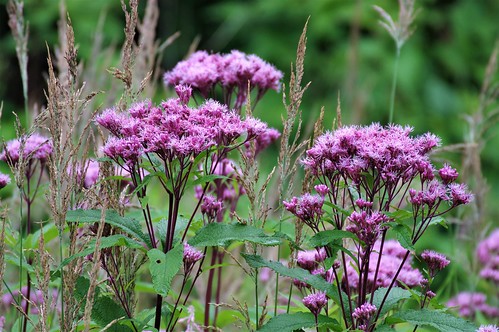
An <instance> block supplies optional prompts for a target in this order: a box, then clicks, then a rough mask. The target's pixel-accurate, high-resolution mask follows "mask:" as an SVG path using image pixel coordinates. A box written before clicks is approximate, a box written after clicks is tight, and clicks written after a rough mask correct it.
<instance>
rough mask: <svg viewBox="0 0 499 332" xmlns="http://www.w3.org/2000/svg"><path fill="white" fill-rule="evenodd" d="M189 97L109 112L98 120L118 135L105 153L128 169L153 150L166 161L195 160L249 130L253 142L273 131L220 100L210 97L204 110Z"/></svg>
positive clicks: (111, 139)
mask: <svg viewBox="0 0 499 332" xmlns="http://www.w3.org/2000/svg"><path fill="white" fill-rule="evenodd" d="M183 92H185V91H182V93H183ZM185 98H186V97H185V95H181V98H172V99H168V100H166V101H164V102H162V103H161V104H160V105H159V106H154V105H153V104H152V103H151V102H149V101H145V102H141V103H137V104H135V105H133V106H132V107H131V108H130V109H129V110H128V111H127V112H124V113H123V112H119V111H117V110H116V109H108V110H105V111H104V112H103V113H102V114H100V115H99V116H97V117H96V122H97V123H99V124H100V125H101V126H103V127H104V128H106V129H108V130H109V131H110V132H111V134H112V135H113V136H112V137H110V138H109V139H108V141H107V143H106V144H105V146H104V148H103V151H104V154H105V155H106V156H108V157H110V158H111V159H113V160H115V161H117V162H120V161H123V162H124V163H125V165H127V166H128V168H130V167H132V166H134V165H136V164H137V163H138V161H139V159H140V158H141V156H143V155H144V154H149V153H154V154H156V155H157V156H158V157H159V158H160V159H161V160H163V161H170V162H171V161H173V160H175V159H178V160H189V159H191V158H194V157H195V156H197V155H199V154H200V153H201V152H203V151H206V150H209V149H212V148H216V147H219V148H223V147H229V146H230V145H231V144H233V143H234V142H235V140H236V139H237V138H239V137H241V136H242V135H243V134H247V137H246V140H252V139H256V138H257V137H258V136H260V135H264V134H265V133H266V132H267V130H268V128H267V125H266V124H265V123H263V122H261V121H260V120H257V119H255V118H251V117H249V118H246V119H245V120H242V119H241V117H240V116H239V115H238V114H237V113H236V112H234V111H230V110H229V109H228V108H227V106H225V105H222V104H220V103H218V102H216V101H213V100H207V101H206V102H205V103H203V104H202V105H201V106H199V107H198V108H190V107H188V106H187V105H186V104H185V103H184V102H183V100H185Z"/></svg>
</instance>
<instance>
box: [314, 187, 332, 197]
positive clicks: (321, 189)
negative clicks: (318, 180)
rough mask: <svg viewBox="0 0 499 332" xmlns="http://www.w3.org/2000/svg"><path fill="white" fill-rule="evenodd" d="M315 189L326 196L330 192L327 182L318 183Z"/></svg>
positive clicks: (322, 195)
mask: <svg viewBox="0 0 499 332" xmlns="http://www.w3.org/2000/svg"><path fill="white" fill-rule="evenodd" d="M314 189H315V191H316V192H317V193H318V194H319V196H321V197H326V195H327V194H328V193H329V188H328V186H326V185H325V184H318V185H316V186H315V187H314Z"/></svg>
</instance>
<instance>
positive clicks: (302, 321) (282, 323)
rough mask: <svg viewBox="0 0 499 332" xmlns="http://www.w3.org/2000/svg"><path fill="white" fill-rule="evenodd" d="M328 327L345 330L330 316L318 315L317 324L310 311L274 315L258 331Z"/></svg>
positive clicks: (286, 331)
mask: <svg viewBox="0 0 499 332" xmlns="http://www.w3.org/2000/svg"><path fill="white" fill-rule="evenodd" d="M315 326H318V327H327V328H329V329H332V330H333V331H343V329H342V328H341V326H340V325H339V324H338V322H337V321H336V320H335V319H333V318H330V317H327V316H324V315H319V316H318V317H317V325H316V324H315V316H314V315H313V314H312V313H310V312H297V313H293V314H281V315H278V316H275V317H272V318H271V319H270V320H269V321H268V322H267V324H265V325H263V326H262V327H261V328H259V329H258V331H262V332H265V331H267V332H273V331H279V332H292V331H296V330H299V329H302V328H311V327H315Z"/></svg>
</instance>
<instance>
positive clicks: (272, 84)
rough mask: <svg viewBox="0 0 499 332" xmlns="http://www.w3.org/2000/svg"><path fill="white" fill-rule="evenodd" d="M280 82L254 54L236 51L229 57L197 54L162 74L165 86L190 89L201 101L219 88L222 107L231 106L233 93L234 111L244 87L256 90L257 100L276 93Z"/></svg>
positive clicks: (277, 74) (276, 72)
mask: <svg viewBox="0 0 499 332" xmlns="http://www.w3.org/2000/svg"><path fill="white" fill-rule="evenodd" d="M281 79H282V73H281V72H280V71H279V70H277V69H276V68H275V67H274V66H272V65H270V64H268V63H267V62H265V61H263V60H262V59H260V58H259V57H257V56H256V55H246V54H244V53H242V52H240V51H232V52H231V53H229V54H218V53H215V54H209V53H207V52H206V51H197V52H195V53H193V54H192V55H191V56H190V57H189V58H188V59H187V60H184V61H181V62H179V63H178V64H177V65H176V66H175V67H174V68H173V69H172V70H171V71H169V72H167V73H165V75H164V81H165V84H167V85H171V86H175V85H177V84H183V85H188V86H191V87H192V88H194V89H196V90H198V91H199V92H200V93H201V95H202V96H203V97H204V98H208V96H210V94H212V92H213V89H214V88H215V86H216V85H219V86H221V87H222V89H223V95H224V103H225V104H227V105H231V100H232V96H233V94H235V102H234V108H235V109H238V110H239V109H240V108H241V106H242V105H243V104H244V102H245V101H246V97H247V92H248V84H250V89H253V88H256V89H257V91H258V96H257V100H256V101H258V100H259V99H260V98H261V97H262V96H263V94H264V93H265V92H266V91H267V90H269V89H273V90H279V88H280V80H281Z"/></svg>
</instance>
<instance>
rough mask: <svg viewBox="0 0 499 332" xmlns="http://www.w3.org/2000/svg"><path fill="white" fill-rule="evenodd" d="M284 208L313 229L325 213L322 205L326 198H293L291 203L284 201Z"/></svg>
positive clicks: (307, 196) (308, 196)
mask: <svg viewBox="0 0 499 332" xmlns="http://www.w3.org/2000/svg"><path fill="white" fill-rule="evenodd" d="M283 204H284V208H285V209H286V210H288V211H289V212H291V213H292V214H294V215H295V216H297V217H298V218H299V219H300V220H302V221H303V222H305V223H306V224H307V225H309V226H310V227H312V228H315V227H316V226H317V224H318V222H319V220H320V217H321V216H322V214H323V213H324V211H323V210H322V205H323V204H324V197H321V196H318V195H311V194H308V193H307V194H304V195H303V196H301V197H293V198H292V199H291V200H290V201H284V202H283Z"/></svg>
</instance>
